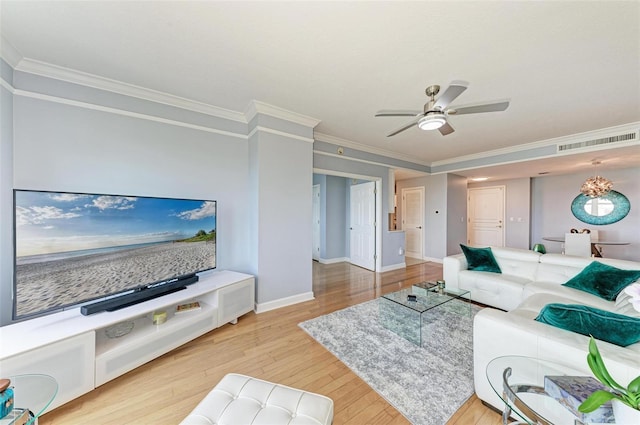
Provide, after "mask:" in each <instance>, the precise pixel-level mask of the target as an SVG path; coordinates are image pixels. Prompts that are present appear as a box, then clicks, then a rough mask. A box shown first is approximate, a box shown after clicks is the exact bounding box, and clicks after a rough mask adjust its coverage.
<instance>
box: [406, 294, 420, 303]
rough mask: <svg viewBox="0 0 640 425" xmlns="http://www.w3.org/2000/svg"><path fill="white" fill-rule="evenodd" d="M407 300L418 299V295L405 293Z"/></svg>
mask: <svg viewBox="0 0 640 425" xmlns="http://www.w3.org/2000/svg"><path fill="white" fill-rule="evenodd" d="M407 301H418V297H417V296H416V295H411V294H409V295H407Z"/></svg>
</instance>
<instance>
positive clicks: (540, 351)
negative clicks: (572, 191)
mask: <svg viewBox="0 0 640 425" xmlns="http://www.w3.org/2000/svg"><path fill="white" fill-rule="evenodd" d="M492 252H493V255H494V257H495V259H496V262H497V263H498V265H499V266H500V269H501V271H502V273H501V274H498V273H490V272H481V271H473V270H467V261H466V258H465V256H464V255H463V254H459V255H453V256H449V257H446V258H445V259H444V261H443V275H444V279H445V281H446V285H447V287H454V288H455V287H457V288H462V289H466V290H469V291H470V292H471V299H472V300H474V301H477V302H480V303H482V304H486V305H488V306H492V307H497V308H485V309H483V310H481V311H480V312H479V313H478V314H477V315H476V316H475V319H474V325H473V329H474V339H473V341H474V342H473V344H474V349H473V353H474V383H475V390H476V394H477V395H478V397H479V398H480V399H481V400H483V401H485V402H487V403H489V404H491V405H493V406H494V407H496V408H498V409H500V410H501V409H502V408H503V407H504V403H502V401H501V400H500V399H499V397H498V396H497V395H496V394H495V393H494V391H493V389H492V388H491V386H490V385H489V382H488V380H487V377H486V367H487V364H488V363H489V362H490V361H491V360H493V359H494V358H496V357H501V356H507V355H521V356H527V357H534V358H540V359H545V360H551V361H554V362H556V363H560V364H563V365H566V366H568V367H571V368H573V369H576V370H579V371H582V372H584V373H585V375H590V374H591V372H590V371H589V367H588V365H587V362H586V356H587V353H588V343H589V337H588V336H585V335H581V334H577V333H574V332H570V331H567V330H564V329H560V328H556V327H553V326H550V325H547V324H544V323H540V322H537V321H535V320H534V319H535V318H536V316H537V315H538V313H539V312H540V310H541V309H542V308H543V307H544V306H545V305H547V304H550V303H561V304H582V305H587V306H591V307H595V308H598V309H602V310H606V311H610V312H618V313H619V312H620V311H619V310H617V308H616V303H615V301H607V300H605V299H603V298H600V297H598V296H596V295H592V294H590V293H587V292H584V291H581V290H577V289H573V288H569V287H566V286H563V285H562V284H563V283H565V282H567V281H568V280H569V279H571V278H572V277H574V276H576V275H577V274H578V273H580V272H581V271H582V269H584V268H585V267H586V266H588V265H589V264H590V263H591V262H592V261H600V262H602V263H605V264H608V265H611V266H614V267H617V268H620V269H625V270H640V263H639V262H634V261H625V260H615V259H604V258H597V259H595V258H583V257H571V256H566V255H560V254H544V255H543V254H538V253H536V252H533V251H527V250H520V249H513V248H492ZM630 311H633V310H631V309H627V310H626V311H625V314H634V313H630ZM597 343H598V348H599V349H600V352H601V353H602V355H603V358H604V360H605V363H606V365H607V367H608V368H609V371H610V372H611V374H612V375H613V376H614V378H616V379H617V380H618V381H619V382H621V383H623V384H627V383H628V382H629V381H630V380H631V379H633V378H635V377H636V376H638V375H640V342H639V343H635V344H632V345H629V346H627V347H621V346H618V345H615V344H611V343H608V342H605V341H598V342H597Z"/></svg>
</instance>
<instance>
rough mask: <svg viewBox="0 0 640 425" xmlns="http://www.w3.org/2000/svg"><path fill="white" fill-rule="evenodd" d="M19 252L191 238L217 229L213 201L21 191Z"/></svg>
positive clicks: (18, 195) (21, 254) (17, 199)
mask: <svg viewBox="0 0 640 425" xmlns="http://www.w3.org/2000/svg"><path fill="white" fill-rule="evenodd" d="M15 208H16V210H15V214H16V218H15V219H16V255H17V257H24V256H31V255H41V254H53V253H60V252H69V251H80V250H89V249H99V248H107V247H116V246H125V245H137V244H148V243H158V242H167V241H174V240H179V239H185V238H190V237H192V236H194V235H195V234H196V233H197V232H198V231H199V230H204V231H205V232H207V233H209V232H211V231H212V230H214V229H215V228H216V204H215V202H212V201H195V200H184V199H164V198H145V197H129V196H107V195H83V194H73V193H52V192H32V191H16V192H15Z"/></svg>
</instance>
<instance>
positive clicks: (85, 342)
mask: <svg viewBox="0 0 640 425" xmlns="http://www.w3.org/2000/svg"><path fill="white" fill-rule="evenodd" d="M254 296H255V280H254V278H253V276H251V275H247V274H243V273H237V272H231V271H209V272H204V273H201V274H200V280H199V281H198V282H196V283H194V284H192V285H189V286H188V287H187V288H186V289H184V290H181V291H178V292H174V293H171V294H167V295H165V296H162V297H160V298H155V299H152V300H148V301H145V302H142V303H140V304H136V305H133V306H130V307H126V308H123V309H121V310H117V311H113V312H102V313H97V314H93V315H90V316H83V315H81V314H80V307H76V308H74V309H70V310H67V311H62V312H59V313H55V314H51V315H48V316H43V317H39V318H36V319H32V320H27V321H24V322H19V323H15V324H12V325H9V326H5V327H1V328H0V339H2V344H1V345H0V374H2V375H3V376H4V375H15V374H20V373H45V374H47V375H51V376H53V377H54V378H56V380H57V381H58V384H59V392H58V396H57V397H56V400H54V402H53V404H52V405H51V406H50V407H49V410H51V409H53V408H55V407H57V406H60V405H61V404H64V403H66V402H68V401H70V400H72V399H74V398H76V397H78V396H80V395H82V394H84V393H86V392H88V391H91V390H93V389H94V388H96V387H98V386H100V385H102V384H104V383H105V382H108V381H110V380H111V379H114V378H116V377H118V376H120V375H122V374H124V373H126V372H128V371H130V370H132V369H134V368H136V367H138V366H140V365H142V364H144V363H146V362H148V361H150V360H153V359H154V358H156V357H158V356H160V355H162V354H164V353H166V352H169V351H171V350H173V349H175V348H177V347H179V346H180V345H182V344H184V343H186V342H188V341H190V340H192V339H194V338H197V337H198V336H200V335H203V334H205V333H207V332H209V331H211V330H213V329H215V328H218V327H220V326H222V325H224V324H226V323H229V322H232V323H235V322H236V321H237V319H238V317H240V316H241V315H243V314H245V313H248V312H249V311H251V310H253V309H254ZM193 301H198V302H199V303H200V306H201V308H200V309H199V310H194V311H188V312H184V313H180V314H175V313H174V312H175V308H176V306H177V305H179V304H184V303H188V302H193ZM156 311H166V312H167V321H166V322H165V323H163V324H161V325H154V324H153V323H152V315H153V312H156ZM128 321H133V324H134V326H133V329H132V330H131V332H129V333H128V334H126V335H123V336H121V337H118V338H108V337H107V336H106V330H107V329H108V328H110V327H111V326H113V325H115V324H118V323H122V322H128ZM6 341H11V344H8V343H5V342H6Z"/></svg>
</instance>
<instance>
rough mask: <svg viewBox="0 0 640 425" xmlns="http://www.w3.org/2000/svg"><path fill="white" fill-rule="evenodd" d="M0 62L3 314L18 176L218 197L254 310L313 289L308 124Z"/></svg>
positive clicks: (221, 260) (42, 185) (53, 186)
mask: <svg viewBox="0 0 640 425" xmlns="http://www.w3.org/2000/svg"><path fill="white" fill-rule="evenodd" d="M1 71H2V78H3V80H4V82H5V83H7V84H8V85H11V84H13V86H14V87H15V89H17V90H18V89H19V90H20V91H19V92H16V93H18V94H12V93H11V92H10V91H8V90H7V89H6V88H5V87H1V88H0V90H1V92H0V94H1V95H2V97H1V106H2V110H1V111H0V113H1V115H0V118H1V121H0V123H1V124H2V129H1V131H0V137H1V139H0V143H1V144H0V173H1V177H2V180H1V183H0V236H1V238H0V249H1V251H0V297H1V298H0V311H1V312H2V313H1V315H0V324H6V323H8V321H9V319H10V312H11V287H12V274H13V264H12V261H13V245H12V239H13V236H12V229H13V206H12V204H13V202H12V189H13V188H14V187H15V188H20V189H35V190H53V191H76V192H89V193H109V194H126V195H139V196H160V197H183V198H196V199H215V200H217V201H218V233H217V236H218V238H217V242H218V258H217V260H218V261H217V267H218V269H230V270H237V271H241V272H248V273H252V274H255V275H257V290H256V302H257V304H258V308H259V309H260V306H271V307H273V308H275V307H278V306H280V305H286V304H287V303H292V302H297V301H302V300H305V299H310V298H312V296H313V294H312V292H311V291H312V280H311V279H312V276H311V238H312V236H311V226H310V225H309V223H310V221H309V218H310V217H311V203H312V200H311V191H310V187H311V176H312V158H313V157H312V147H313V129H312V128H310V127H306V126H305V125H301V124H298V123H294V122H289V121H287V120H282V119H277V118H274V117H271V116H266V115H262V114H260V113H257V114H256V115H255V118H254V119H253V120H252V121H251V123H249V124H247V123H246V122H245V123H243V122H240V121H234V120H232V119H226V118H220V117H215V116H211V115H207V114H203V113H199V112H194V111H189V110H186V109H180V108H176V107H170V106H167V105H163V104H159V103H154V102H151V101H145V100H142V99H138V98H133V97H128V96H124V95H119V94H115V93H110V92H105V91H102V90H97V89H93V88H90V87H84V86H79V85H75V84H70V83H66V82H61V81H58V80H54V79H50V78H45V77H40V76H35V75H30V74H25V73H24V72H20V71H13V70H12V69H11V67H9V66H7V65H6V64H5V63H2V67H1ZM43 95H46V96H43ZM49 96H51V97H49ZM78 102H82V103H78ZM85 102H86V103H85ZM250 127H251V129H252V130H254V131H253V132H252V133H251V134H252V136H251V151H250V138H249V128H250ZM268 308H269V307H267V309H268Z"/></svg>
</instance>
